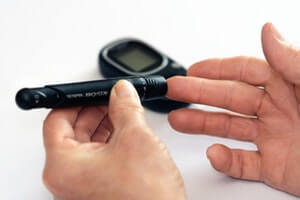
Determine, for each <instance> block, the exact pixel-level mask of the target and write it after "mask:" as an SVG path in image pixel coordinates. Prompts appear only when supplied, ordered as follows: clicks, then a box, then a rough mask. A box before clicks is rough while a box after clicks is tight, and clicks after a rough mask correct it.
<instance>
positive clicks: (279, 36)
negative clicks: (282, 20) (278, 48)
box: [269, 23, 285, 42]
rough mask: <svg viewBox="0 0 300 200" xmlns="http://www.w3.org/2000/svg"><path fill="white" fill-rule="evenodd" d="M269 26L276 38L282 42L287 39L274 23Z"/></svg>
mask: <svg viewBox="0 0 300 200" xmlns="http://www.w3.org/2000/svg"><path fill="white" fill-rule="evenodd" d="M269 28H270V31H271V33H272V34H273V36H274V38H275V39H277V40H279V41H280V42H284V41H285V39H284V37H283V36H282V35H281V34H280V33H279V31H278V30H277V29H276V28H275V26H274V25H273V24H272V23H269Z"/></svg>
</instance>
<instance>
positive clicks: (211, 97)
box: [168, 23, 300, 196]
mask: <svg viewBox="0 0 300 200" xmlns="http://www.w3.org/2000/svg"><path fill="white" fill-rule="evenodd" d="M262 46H263V50H264V54H265V57H266V61H265V60H260V59H257V58H251V57H234V58H226V59H210V60H206V61H202V62H199V63H196V64H194V65H193V66H192V67H191V68H189V70H188V77H174V78H171V79H169V80H168V88H169V91H168V97H170V98H172V99H175V100H181V101H185V102H191V103H197V104H206V105H211V106H216V107H220V108H224V109H227V110H229V111H231V112H224V113H215V112H206V111H202V110H195V109H180V110H176V111H173V112H171V113H170V114H169V122H170V124H171V125H172V127H173V128H174V129H176V130H178V131H181V132H185V133H195V134H208V135H214V136H220V137H227V138H232V139H236V140H242V141H250V142H253V143H254V144H255V145H256V146H257V151H247V150H242V149H230V148H228V147H226V146H224V145H221V144H215V145H212V146H211V147H209V148H208V150H207V157H208V159H209V160H210V162H211V165H212V166H213V167H214V168H215V169H216V170H218V171H220V172H222V173H224V174H226V175H229V176H232V177H234V178H241V179H246V180H254V181H262V182H264V183H266V184H268V185H270V186H272V187H274V188H276V189H279V190H283V191H286V192H289V193H291V194H294V195H296V196H300V50H299V49H297V48H295V47H293V46H291V45H290V44H288V43H287V42H286V41H285V40H284V38H283V37H282V36H281V35H280V34H279V33H278V31H277V30H276V29H275V28H274V26H273V25H272V24H270V23H268V24H266V25H265V26H264V27H263V30H262Z"/></svg>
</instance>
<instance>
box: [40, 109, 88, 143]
mask: <svg viewBox="0 0 300 200" xmlns="http://www.w3.org/2000/svg"><path fill="white" fill-rule="evenodd" d="M81 109H82V108H81V107H75V108H66V109H54V110H52V111H51V112H50V113H49V114H48V116H47V117H46V119H45V121H44V126H43V136H44V144H45V147H46V149H48V148H49V147H52V146H56V145H59V144H61V143H63V142H64V141H65V140H67V139H71V140H72V142H74V143H77V142H76V140H75V134H74V130H73V126H74V124H75V122H76V120H77V117H78V113H79V112H80V110H81Z"/></svg>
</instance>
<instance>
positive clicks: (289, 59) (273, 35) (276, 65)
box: [262, 23, 300, 85]
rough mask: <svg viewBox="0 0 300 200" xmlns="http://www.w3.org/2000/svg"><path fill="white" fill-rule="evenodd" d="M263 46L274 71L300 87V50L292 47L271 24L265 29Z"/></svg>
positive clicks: (263, 31) (265, 26)
mask: <svg viewBox="0 0 300 200" xmlns="http://www.w3.org/2000/svg"><path fill="white" fill-rule="evenodd" d="M262 46H263V51H264V54H265V56H266V59H267V60H268V62H269V64H270V65H271V66H272V67H273V69H274V70H276V71H277V72H279V73H280V74H282V76H283V77H284V78H285V79H286V80H287V81H290V82H292V83H294V84H297V85H300V49H298V48H295V47H293V46H292V45H290V44H289V43H288V42H287V41H286V40H285V39H284V38H283V37H282V36H281V35H280V33H279V32H278V31H277V30H276V29H275V27H274V26H273V25H272V24H271V23H267V24H265V25H264V27H263V30H262Z"/></svg>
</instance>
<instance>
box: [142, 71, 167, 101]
mask: <svg viewBox="0 0 300 200" xmlns="http://www.w3.org/2000/svg"><path fill="white" fill-rule="evenodd" d="M145 81H146V83H147V90H146V94H145V98H144V99H145V100H152V99H157V98H161V97H163V96H165V95H166V94H167V91H168V87H167V81H166V79H165V78H164V77H162V76H152V77H145Z"/></svg>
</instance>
